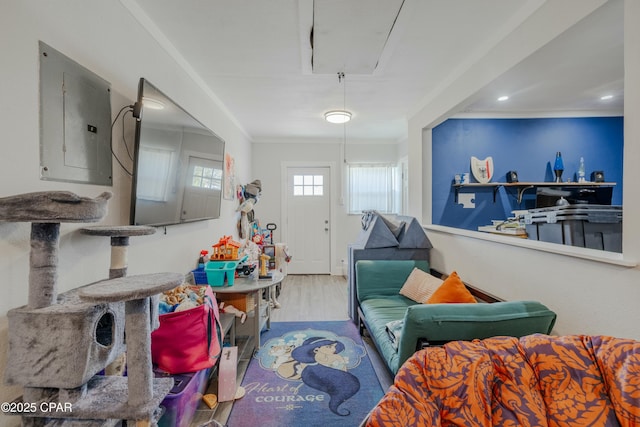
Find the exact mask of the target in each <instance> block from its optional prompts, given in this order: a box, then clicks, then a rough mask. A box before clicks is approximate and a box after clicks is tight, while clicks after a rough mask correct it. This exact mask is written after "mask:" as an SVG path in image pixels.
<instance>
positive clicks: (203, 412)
mask: <svg viewBox="0 0 640 427" xmlns="http://www.w3.org/2000/svg"><path fill="white" fill-rule="evenodd" d="M347 287H348V284H347V280H346V279H345V278H344V277H342V276H331V275H288V276H287V277H285V279H284V281H283V283H282V286H281V288H280V295H279V296H278V298H277V301H278V303H279V304H280V308H277V309H273V310H272V312H271V321H272V322H295V321H314V320H317V321H331V320H348V319H349V315H348V312H347V307H348V304H347V301H348V289H347ZM237 339H238V342H237V345H238V347H239V348H242V347H244V344H245V342H246V341H245V340H246V339H247V338H246V337H237ZM363 341H364V343H365V347H366V348H367V352H368V353H369V356H370V359H371V362H372V364H373V365H374V369H375V370H376V373H377V374H378V379H379V380H380V384H381V385H382V388H383V390H386V389H387V388H388V387H389V385H390V384H391V383H392V381H393V378H392V377H391V375H390V374H389V372H388V371H387V369H386V367H385V366H384V364H383V363H382V361H381V360H380V357H379V356H378V353H377V352H376V350H375V348H373V346H372V344H371V341H370V340H369V339H368V338H367V337H366V336H365V337H363ZM251 357H252V354H247V352H243V353H241V355H240V356H239V361H238V375H237V381H238V384H240V383H241V381H242V379H243V378H244V374H245V372H246V370H247V367H248V366H249V362H250V361H251ZM214 377H215V376H214ZM207 393H214V394H216V393H217V382H216V381H215V378H214V380H212V381H211V383H210V385H209V388H208V390H207ZM232 407H233V403H232V402H223V403H219V404H218V406H217V407H216V408H214V409H213V410H211V409H209V408H208V407H207V406H206V405H205V404H204V403H202V402H201V403H200V404H199V406H198V409H197V411H196V415H195V417H194V419H193V422H192V423H191V427H201V426H202V427H204V426H206V427H215V426H219V425H223V426H225V425H226V422H227V419H228V418H229V414H230V413H231V409H232ZM216 422H217V423H219V424H216ZM208 423H209V424H208ZM229 427H234V426H229Z"/></svg>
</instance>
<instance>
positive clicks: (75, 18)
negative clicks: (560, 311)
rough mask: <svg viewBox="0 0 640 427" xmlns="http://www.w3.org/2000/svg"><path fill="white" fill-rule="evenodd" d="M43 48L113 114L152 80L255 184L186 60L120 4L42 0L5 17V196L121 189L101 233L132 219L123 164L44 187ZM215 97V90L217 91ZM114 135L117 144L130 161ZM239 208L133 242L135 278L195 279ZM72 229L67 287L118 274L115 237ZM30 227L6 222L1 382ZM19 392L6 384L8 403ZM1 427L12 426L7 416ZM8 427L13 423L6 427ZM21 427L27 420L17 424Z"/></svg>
mask: <svg viewBox="0 0 640 427" xmlns="http://www.w3.org/2000/svg"><path fill="white" fill-rule="evenodd" d="M39 40H42V41H44V42H45V43H47V44H48V45H50V46H51V47H53V48H55V49H56V50H58V51H60V52H62V53H63V54H65V55H66V56H68V57H70V58H71V59H73V60H74V61H76V62H78V63H79V64H81V65H82V66H84V67H86V68H88V69H89V70H91V71H92V72H94V73H96V74H97V75H99V76H100V77H102V78H103V79H105V80H107V81H109V82H110V83H111V89H112V90H111V93H112V97H111V99H112V111H113V115H114V116H115V114H116V113H117V111H118V110H119V109H120V108H121V107H123V106H125V105H130V104H132V103H133V102H134V100H135V97H136V94H137V85H138V79H139V78H140V77H145V78H147V79H149V81H151V82H152V83H153V84H154V85H156V86H157V87H158V88H160V89H161V90H162V91H163V92H165V93H166V94H167V95H168V96H170V97H172V98H173V99H174V100H175V101H177V102H178V103H179V104H180V105H181V106H182V107H183V108H185V109H186V110H187V111H190V112H191V114H193V115H194V116H195V117H196V118H197V119H198V120H200V121H201V122H202V123H204V124H205V125H206V126H207V127H209V128H210V129H212V130H214V131H215V132H216V133H218V135H220V136H221V137H222V138H223V139H225V140H226V150H227V151H228V152H229V153H231V154H232V155H233V156H234V157H235V159H236V176H238V177H239V179H240V180H241V181H242V180H246V179H247V178H248V177H249V175H250V174H249V171H250V170H251V156H250V151H251V145H250V143H249V140H248V138H247V137H246V136H245V133H244V132H243V131H242V130H241V129H239V128H238V127H237V126H235V125H234V124H233V123H234V122H233V120H232V118H230V117H228V116H227V115H226V113H225V111H224V110H223V109H222V108H221V107H220V106H219V104H218V103H217V102H216V100H215V99H213V98H212V97H211V96H208V95H207V94H206V93H207V90H205V88H202V87H200V86H199V85H198V84H196V82H195V81H194V79H193V78H192V77H191V76H190V74H189V73H188V72H186V71H185V69H184V68H183V67H182V66H181V65H179V62H177V61H176V59H174V58H173V57H171V56H170V55H169V54H167V52H166V51H165V50H164V49H163V48H162V47H161V45H160V44H159V43H158V42H157V41H155V40H154V39H153V38H152V37H151V36H150V35H149V34H148V33H147V32H146V31H145V30H144V29H143V28H142V27H141V26H140V24H139V23H138V22H137V21H136V20H135V19H134V18H133V17H132V16H131V14H130V13H129V12H128V11H127V9H125V8H124V7H123V5H122V4H121V3H120V2H118V1H102V0H65V1H57V2H43V1H37V0H24V1H8V2H3V4H2V13H0V52H2V56H3V57H2V67H0V132H1V137H0V147H1V150H2V154H0V170H2V179H1V180H0V197H7V196H11V195H16V194H21V193H28V192H33V191H47V190H51V191H53V190H56V191H57V190H65V191H71V192H74V193H76V194H78V195H80V196H86V197H95V196H97V195H99V194H100V193H101V192H103V191H111V192H113V193H114V197H113V198H112V199H111V200H110V201H109V213H108V215H107V216H106V218H105V219H104V220H103V221H102V222H101V223H99V224H100V225H123V224H128V221H129V198H130V187H131V179H130V178H129V177H128V176H126V175H125V174H124V173H123V172H122V170H121V169H120V168H119V166H117V164H116V162H114V166H113V173H114V185H113V187H104V186H95V185H86V184H71V183H64V182H52V181H41V180H40V179H39V114H38V108H39V96H38V86H39V77H38V72H39V65H38V64H39V55H38V41H39ZM209 92H210V91H209ZM125 124H126V133H127V136H128V141H129V144H132V143H133V129H134V125H133V122H132V120H131V116H130V115H128V119H127V120H126V121H125ZM120 126H121V122H120V121H118V122H117V124H116V127H115V131H114V136H115V137H114V146H115V149H116V151H117V152H118V153H119V155H120V157H121V158H122V157H125V158H126V154H125V153H124V149H123V146H122V142H121V140H120V138H119V135H120ZM235 208H236V202H233V201H223V204H222V209H221V211H222V212H221V218H220V219H218V220H212V221H206V222H198V223H192V224H186V225H179V226H171V227H167V229H166V234H165V233H164V229H159V230H158V233H156V234H155V235H153V236H145V237H134V238H131V242H130V246H129V274H130V275H132V274H142V273H152V272H161V271H173V272H179V273H186V272H187V271H189V270H190V269H192V268H193V267H194V265H195V262H196V260H197V256H198V254H199V252H200V250H201V249H203V248H208V247H209V246H210V245H211V244H212V243H215V242H216V241H217V240H218V238H219V237H221V236H222V235H224V234H227V235H228V234H233V233H234V230H235V229H236V221H237V215H236V212H235ZM87 225H91V224H63V225H62V227H61V239H60V240H61V241H60V261H59V262H60V268H59V279H58V286H59V290H60V291H65V290H68V289H71V288H74V287H77V286H79V285H84V284H87V283H91V282H93V281H96V280H100V279H103V278H105V277H106V276H107V275H108V268H109V255H110V246H109V239H108V238H99V237H89V236H85V235H82V234H80V233H79V232H78V231H77V229H78V228H79V227H83V226H87ZM29 234H30V225H29V224H27V223H2V222H0V292H1V294H2V297H1V298H0V348H1V349H2V351H1V352H0V376H2V375H3V371H4V366H5V357H6V355H5V351H6V348H7V343H6V334H7V332H6V313H7V311H8V310H9V309H11V308H13V307H18V306H21V305H23V304H25V303H26V301H27V286H28V273H29V250H30V244H29ZM17 393H18V390H17V389H16V388H9V387H5V386H3V385H2V386H0V400H2V401H7V400H8V399H10V398H13V397H15V396H16V394H17ZM1 417H2V416H1V415H0V425H7V424H6V423H9V421H6V420H5V419H3V418H1ZM5 421H6V423H4V422H5ZM11 422H19V419H17V418H12V419H11Z"/></svg>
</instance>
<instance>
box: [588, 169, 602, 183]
mask: <svg viewBox="0 0 640 427" xmlns="http://www.w3.org/2000/svg"><path fill="white" fill-rule="evenodd" d="M591 182H604V172H603V171H593V172H591Z"/></svg>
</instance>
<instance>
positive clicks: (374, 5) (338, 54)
mask: <svg viewBox="0 0 640 427" xmlns="http://www.w3.org/2000/svg"><path fill="white" fill-rule="evenodd" d="M403 3H404V1H403V0H373V1H372V0H349V1H343V0H323V1H314V2H313V42H312V48H313V60H312V63H313V73H314V74H335V73H336V72H338V71H343V72H345V73H346V74H366V75H368V74H373V72H374V71H375V69H376V67H377V65H378V61H379V60H380V56H381V55H382V52H383V50H384V48H385V45H386V43H387V40H388V38H389V35H390V34H391V32H392V30H393V26H394V24H395V22H396V19H397V18H398V14H399V13H400V9H402V5H403Z"/></svg>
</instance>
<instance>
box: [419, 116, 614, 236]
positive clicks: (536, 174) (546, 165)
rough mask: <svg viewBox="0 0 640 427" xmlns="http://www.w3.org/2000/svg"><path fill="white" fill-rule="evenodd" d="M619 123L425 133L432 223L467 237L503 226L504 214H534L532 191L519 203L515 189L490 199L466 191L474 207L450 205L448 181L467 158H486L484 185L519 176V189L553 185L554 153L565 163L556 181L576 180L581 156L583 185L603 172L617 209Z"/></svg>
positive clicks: (471, 124) (527, 124)
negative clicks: (496, 223)
mask: <svg viewBox="0 0 640 427" xmlns="http://www.w3.org/2000/svg"><path fill="white" fill-rule="evenodd" d="M623 143H624V139H623V117H580V118H538V119H449V120H447V121H445V122H443V123H441V124H440V125H438V126H437V127H435V128H433V131H432V156H433V158H432V163H433V188H432V191H433V193H432V194H433V198H432V218H433V224H440V225H446V226H451V227H457V228H465V229H469V230H477V228H478V226H481V225H488V224H491V220H492V219H506V218H508V217H509V216H511V211H512V210H516V209H530V208H533V207H535V190H528V191H527V192H525V193H524V194H525V197H524V198H523V201H522V203H520V204H518V201H517V194H518V192H517V190H516V189H515V188H508V189H507V188H504V187H500V188H499V189H498V192H497V194H496V200H495V202H494V200H493V188H492V187H486V188H466V189H461V190H460V194H462V193H475V200H474V201H475V207H474V208H463V206H462V205H461V204H459V203H456V202H455V192H454V188H453V186H452V184H453V179H454V175H455V174H457V173H463V172H468V173H469V176H470V182H476V181H475V179H474V178H473V175H472V174H471V170H470V163H471V156H475V157H477V158H479V159H484V158H486V157H488V156H491V157H493V164H494V176H493V178H492V179H491V182H506V173H507V172H508V171H510V170H515V171H517V172H518V179H519V181H521V182H552V181H554V175H553V170H552V168H553V162H554V160H555V155H556V152H558V151H560V152H561V153H562V158H563V161H564V173H563V175H562V178H563V181H566V180H567V179H568V178H570V179H571V181H576V180H577V173H578V167H579V163H580V157H584V163H585V170H586V178H587V180H589V178H590V175H591V172H592V171H595V170H598V171H604V176H605V180H606V181H607V182H615V183H617V185H616V186H615V187H614V190H613V198H612V201H611V203H612V204H613V205H622V153H623Z"/></svg>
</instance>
